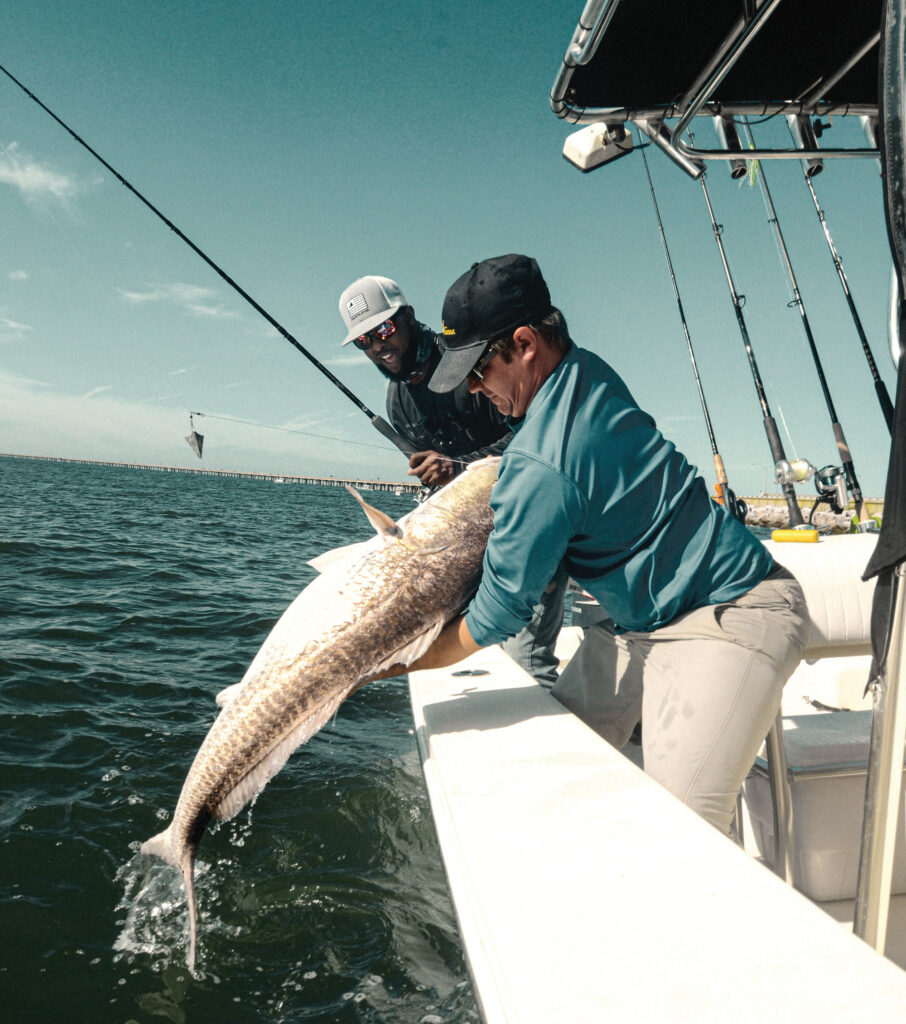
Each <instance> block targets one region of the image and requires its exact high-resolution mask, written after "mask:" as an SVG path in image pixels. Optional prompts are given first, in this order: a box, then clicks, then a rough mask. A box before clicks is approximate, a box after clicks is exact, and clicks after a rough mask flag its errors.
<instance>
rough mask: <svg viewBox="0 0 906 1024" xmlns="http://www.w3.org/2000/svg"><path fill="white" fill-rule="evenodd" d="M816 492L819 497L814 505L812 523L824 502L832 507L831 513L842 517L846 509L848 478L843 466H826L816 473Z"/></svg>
mask: <svg viewBox="0 0 906 1024" xmlns="http://www.w3.org/2000/svg"><path fill="white" fill-rule="evenodd" d="M815 490H817V492H818V497H817V498H815V504H814V505H812V512H811V516H810V521H811V522H814V519H815V510H816V509H817V508H818V506H819V505H820V504H822V502H826V503H827V504H828V505H829V506H830V510H831V512H834V513H835V514H836V515H841V514H842V513H843V512H844V511H845V509H846V502H847V498H846V476H845V475H844V473H843V467H842V466H825V467H824V468H823V469H819V470H817V472H816V473H815Z"/></svg>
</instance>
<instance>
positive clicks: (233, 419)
mask: <svg viewBox="0 0 906 1024" xmlns="http://www.w3.org/2000/svg"><path fill="white" fill-rule="evenodd" d="M186 408H187V409H188V406H186ZM195 415H196V416H198V415H199V413H195ZM201 415H203V416H204V417H205V418H206V419H209V420H224V421H225V422H227V423H243V424H245V425H246V426H249V427H261V428H262V429H264V430H282V431H286V432H287V433H289V434H302V435H303V436H304V437H316V438H318V439H319V440H322V441H339V442H340V443H341V444H345V445H354V446H357V447H360V448H377V449H378V451H382V452H389V451H392V450H393V449H391V448H387V447H385V446H384V445H382V444H369V442H368V441H350V440H348V439H347V438H345V437H334V436H333V435H332V434H315V433H314V432H312V431H310V430H299V429H298V428H297V427H278V426H276V425H274V424H272V423H258V422H257V421H255V420H244V419H240V418H239V417H238V416H220V415H218V414H217V413H213V412H206V413H202V414H201ZM454 461H459V460H454Z"/></svg>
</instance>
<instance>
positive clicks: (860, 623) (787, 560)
mask: <svg viewBox="0 0 906 1024" xmlns="http://www.w3.org/2000/svg"><path fill="white" fill-rule="evenodd" d="M877 539H878V535H877V534H846V535H842V536H830V537H823V538H822V539H821V540H820V541H819V542H818V543H817V544H802V543H782V542H775V541H772V540H766V541H764V544H765V547H767V549H768V550H769V551H770V552H771V554H772V555H773V557H774V560H775V561H776V562H779V563H780V564H781V565H783V566H785V567H786V568H787V569H789V570H790V572H791V573H792V574H793V575H794V576H795V577H796V579H797V580H799V582H800V584H801V585H802V589H803V590H804V591H805V600H806V603H807V604H808V611H809V617H810V619H811V623H812V628H811V633H810V634H809V639H808V644H807V646H806V650H805V654H804V655H803V657H804V658H806V659H809V660H812V659H814V658H827V657H839V656H842V655H851V654H869V653H870V652H871V628H870V627H871V602H872V597H873V595H874V589H875V585H874V580H871V581H870V582H868V583H863V581H862V573H863V572H864V571H865V566H866V565H867V564H868V560H869V558H870V557H871V554H872V552H873V551H874V548H875V545H876V544H877Z"/></svg>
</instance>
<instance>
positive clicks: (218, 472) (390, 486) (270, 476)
mask: <svg viewBox="0 0 906 1024" xmlns="http://www.w3.org/2000/svg"><path fill="white" fill-rule="evenodd" d="M0 459H27V460H32V461H35V462H62V463H68V464H70V465H78V466H107V467H111V468H114V469H145V470H150V471H151V472H154V473H194V474H195V475H196V476H224V477H235V478H239V479H242V480H267V481H270V482H272V483H286V484H314V485H316V486H320V487H345V486H346V485H347V484H350V485H351V486H353V487H356V488H358V489H359V490H366V491H367V490H371V491H392V492H394V493H405V494H414V493H415V492H416V491H417V490H418V489H419V487H420V484H418V483H413V482H412V481H411V480H404V481H395V480H369V479H366V478H364V477H336V476H327V477H323V476H314V475H305V476H297V475H293V474H291V473H247V472H243V471H241V470H232V469H201V468H200V467H199V468H198V469H195V468H193V467H188V466H152V465H149V464H147V463H141V462H107V461H104V460H103V459H67V458H62V457H59V456H55V455H17V454H14V453H12V452H0Z"/></svg>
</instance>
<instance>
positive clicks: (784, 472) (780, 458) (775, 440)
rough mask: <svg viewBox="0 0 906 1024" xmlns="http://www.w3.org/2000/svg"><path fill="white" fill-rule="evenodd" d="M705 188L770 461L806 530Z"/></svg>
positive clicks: (793, 517)
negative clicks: (755, 394)
mask: <svg viewBox="0 0 906 1024" xmlns="http://www.w3.org/2000/svg"><path fill="white" fill-rule="evenodd" d="M699 181H700V182H701V185H702V192H703V193H704V196H705V205H706V206H707V207H708V216H709V217H710V218H711V227H712V229H713V231H714V241H715V242H717V250H718V252H719V253H720V261H721V263H722V264H723V268H724V274H725V275H726V277H727V286H728V288H729V289H730V298H731V300H732V302H733V309H734V311H735V312H736V322H737V324H739V333H740V334H741V335H742V342H743V345H744V346H745V349H746V356H747V357H748V360H749V369H750V370H751V371H752V380H753V382H754V384H755V390H756V392H757V393H758V401H759V403H760V404H761V415H762V419H763V421H764V432H765V434H766V435H767V438H768V445H769V446H770V449H771V458H773V460H774V471H775V474H776V480H777V482H778V483H779V484H780V487H781V490H782V491H783V496H784V498H786V504H787V508H788V510H789V513H790V526H792V527H793V528H794V529H795V528H796V527H797V526H804V525H805V524H804V522H803V520H802V511H801V510H800V508H799V503H798V502H797V501H796V489H795V488H794V487H793V483H792V479H791V477H792V474H791V472H789V463H788V462H787V458H786V454H785V453H784V451H783V443H782V442H781V440H780V433H779V431H778V430H777V423H776V422H775V420H774V417H773V416H772V415H771V409H770V407H769V405H768V399H767V395H766V394H765V391H764V385H763V384H762V382H761V375H760V374H759V372H758V364H757V363H756V362H755V353H754V352H753V351H752V342H751V340H750V339H749V332H748V330H747V329H746V321H745V317H744V316H743V315H742V305H743V299H742V298H741V296H740V295H739V293H738V292H737V291H736V286H735V284H734V283H733V275H732V274H731V273H730V264H729V263H728V262H727V254H726V252H725V251H724V243H723V241H722V239H721V234H722V233H723V225H719V224H718V223H717V221H716V220H715V219H714V210H713V208H712V206H711V197H710V196H709V195H708V186H707V185H706V184H705V175H704V174H702V176H701V177H700V178H699Z"/></svg>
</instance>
